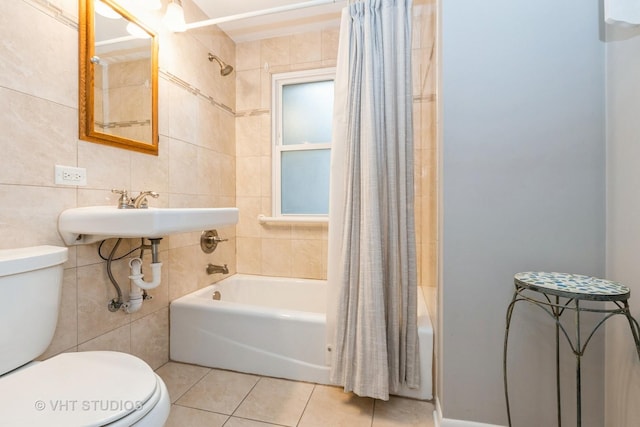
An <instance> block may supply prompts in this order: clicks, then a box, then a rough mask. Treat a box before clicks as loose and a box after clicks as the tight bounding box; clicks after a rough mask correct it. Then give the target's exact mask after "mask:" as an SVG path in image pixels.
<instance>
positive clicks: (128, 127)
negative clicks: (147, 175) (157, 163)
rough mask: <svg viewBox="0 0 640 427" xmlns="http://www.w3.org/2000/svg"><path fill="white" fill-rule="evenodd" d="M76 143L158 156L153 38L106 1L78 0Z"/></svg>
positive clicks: (125, 13) (156, 52) (151, 32)
mask: <svg viewBox="0 0 640 427" xmlns="http://www.w3.org/2000/svg"><path fill="white" fill-rule="evenodd" d="M78 33H79V48H80V49H79V65H80V67H79V68H80V70H79V71H80V73H79V75H80V79H79V98H80V99H79V105H78V107H79V108H78V110H79V115H80V117H79V119H80V120H79V125H80V126H79V127H80V139H82V140H84V141H91V142H96V143H99V144H106V145H111V146H114V147H120V148H125V149H129V150H134V151H139V152H143V153H148V154H155V155H157V154H158V36H157V34H156V33H155V32H154V31H153V30H151V29H150V28H149V27H147V26H146V25H145V24H143V23H142V22H140V21H139V20H138V19H136V18H135V17H134V16H133V15H132V14H131V13H129V12H128V11H126V10H125V9H123V8H122V6H120V5H118V4H117V3H114V2H113V1H111V0H79V28H78Z"/></svg>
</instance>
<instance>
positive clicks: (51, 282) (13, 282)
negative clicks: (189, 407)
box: [0, 246, 171, 427]
mask: <svg viewBox="0 0 640 427" xmlns="http://www.w3.org/2000/svg"><path fill="white" fill-rule="evenodd" d="M67 252H68V250H67V248H62V247H56V246H36V247H30V248H20V249H6V250H0V294H1V295H2V305H3V307H2V308H1V309H0V396H2V399H0V420H1V421H0V424H2V425H3V426H47V427H52V426H60V427H62V426H64V427H72V426H104V425H109V426H110V427H111V426H118V427H120V426H136V427H146V426H149V427H161V426H162V425H164V423H165V421H166V420H167V417H168V416H169V410H170V407H171V402H170V399H169V393H168V391H167V388H166V386H165V384H164V382H163V381H162V379H161V378H160V377H159V376H158V375H157V374H156V373H155V372H153V370H152V369H151V367H150V366H149V365H147V364H146V363H145V362H144V361H142V360H140V359H139V358H137V357H134V356H132V355H130V354H126V353H119V352H114V351H87V352H74V353H62V354H59V355H58V356H54V357H52V358H50V359H47V360H44V361H42V362H34V361H33V360H34V359H35V358H37V357H38V356H40V355H41V354H42V353H43V352H44V351H45V350H46V349H47V347H48V346H49V344H50V343H51V340H52V338H53V334H54V332H55V329H56V322H57V320H58V310H59V309H60V296H61V290H62V275H63V264H64V262H65V261H66V260H67Z"/></svg>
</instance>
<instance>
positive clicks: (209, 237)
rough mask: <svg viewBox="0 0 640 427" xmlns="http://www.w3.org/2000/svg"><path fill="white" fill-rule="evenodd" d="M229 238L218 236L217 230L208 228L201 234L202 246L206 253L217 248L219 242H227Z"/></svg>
mask: <svg viewBox="0 0 640 427" xmlns="http://www.w3.org/2000/svg"><path fill="white" fill-rule="evenodd" d="M228 240H229V239H223V238H222V237H220V236H218V231H217V230H206V231H203V232H202V235H201V236H200V247H201V248H202V252H204V253H206V254H210V253H211V252H213V251H215V250H216V247H217V246H218V243H220V242H226V241H228Z"/></svg>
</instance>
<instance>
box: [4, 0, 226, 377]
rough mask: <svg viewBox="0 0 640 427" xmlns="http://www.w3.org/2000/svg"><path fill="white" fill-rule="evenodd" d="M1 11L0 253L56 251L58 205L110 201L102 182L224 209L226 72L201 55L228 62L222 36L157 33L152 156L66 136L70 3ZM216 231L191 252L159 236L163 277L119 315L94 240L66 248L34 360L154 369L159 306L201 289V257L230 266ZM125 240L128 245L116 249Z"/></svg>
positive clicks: (71, 76)
mask: <svg viewBox="0 0 640 427" xmlns="http://www.w3.org/2000/svg"><path fill="white" fill-rule="evenodd" d="M183 3H184V5H185V9H186V12H187V14H188V15H189V16H188V17H187V19H191V20H195V19H201V18H202V17H201V16H200V15H198V13H199V11H198V10H196V9H195V7H194V6H193V4H192V3H191V2H190V1H189V0H185V1H184V2H183ZM3 6H4V8H3V13H2V14H0V15H1V16H0V39H1V40H2V42H0V129H1V130H2V132H0V148H1V150H2V154H1V155H0V248H3V249H4V248H13V247H24V246H33V245H42V244H49V245H60V246H63V245H64V244H63V242H62V240H61V238H60V236H59V235H58V231H57V219H58V215H59V214H60V212H62V211H63V210H64V209H68V208H73V207H77V206H87V205H95V204H99V205H105V204H107V205H111V204H113V205H115V203H116V200H117V198H116V197H115V195H114V194H111V192H110V190H111V189H112V188H119V189H128V190H131V191H133V192H138V191H141V190H155V191H157V192H159V193H160V194H161V196H160V198H159V199H153V200H151V202H150V205H151V206H163V207H202V206H234V205H235V145H234V142H235V117H234V114H233V109H234V108H235V81H234V77H233V75H232V76H230V77H229V78H227V79H223V78H222V77H220V75H219V74H218V73H217V72H216V69H215V67H214V66H213V65H212V64H211V63H210V62H209V61H208V59H207V52H208V51H212V52H216V53H217V54H218V55H220V56H221V57H222V58H224V59H225V60H226V61H228V62H230V63H231V64H235V45H234V44H233V42H232V41H231V40H230V39H229V38H228V37H226V35H224V34H223V33H222V32H220V31H219V30H216V29H215V28H213V27H210V28H208V29H202V30H198V31H194V32H190V33H189V34H178V35H172V34H168V33H166V32H163V33H162V34H161V41H160V45H161V48H160V58H159V60H160V68H161V74H160V84H159V86H160V87H159V98H160V100H159V103H160V111H159V131H160V154H159V156H157V157H156V156H149V155H146V154H140V153H135V152H133V151H127V150H122V149H116V148H111V147H107V146H104V145H99V144H94V143H89V142H85V141H80V140H78V53H77V52H78V31H77V22H78V19H77V16H78V1H77V0H50V1H44V0H18V1H11V2H4V4H3ZM56 164H61V165H68V166H79V167H83V168H86V169H87V175H88V185H87V186H86V187H77V188H76V187H67V186H59V185H55V184H54V174H53V170H54V165H56ZM220 231H221V234H222V235H223V236H224V237H230V238H231V240H230V241H229V242H227V243H224V244H223V245H220V246H219V249H218V251H216V252H215V253H214V254H212V255H205V254H204V253H203V252H202V251H201V250H200V246H199V235H198V233H188V234H181V235H175V236H172V237H171V238H166V239H165V240H163V243H162V247H161V253H160V260H161V261H162V263H163V283H162V285H161V286H160V287H159V288H157V289H156V290H153V291H151V292H150V294H151V295H153V296H154V299H153V300H152V301H148V302H145V303H144V307H143V309H142V310H141V311H140V312H138V313H135V314H131V315H128V314H125V313H123V312H118V313H110V312H109V311H108V310H107V303H108V301H110V300H111V298H113V297H114V296H115V292H114V290H113V288H112V287H111V284H110V283H109V281H108V278H107V274H106V271H105V262H103V261H102V260H101V259H100V258H99V257H98V255H97V245H89V246H78V247H73V248H70V251H69V261H68V262H67V263H66V265H65V273H64V287H63V291H62V310H61V312H60V318H59V322H58V327H57V330H56V335H55V337H54V340H53V343H52V344H51V346H50V348H49V349H48V350H47V352H46V353H45V354H44V355H43V357H48V356H51V355H53V354H57V353H60V352H63V351H76V350H95V349H101V350H104V349H109V350H119V351H124V352H127V353H132V354H134V355H137V356H139V357H141V358H142V359H144V360H145V361H146V362H148V363H149V364H150V365H151V367H153V368H157V367H159V366H161V365H162V364H164V363H165V362H166V361H167V360H168V357H169V355H168V340H169V318H168V314H169V310H168V304H169V301H171V300H172V299H175V298H177V297H179V296H181V295H184V294H186V293H188V292H191V291H193V290H195V289H197V288H198V287H202V286H204V285H206V284H208V283H209V282H210V280H211V277H209V276H207V274H206V272H205V268H206V265H207V263H208V262H213V263H215V264H223V263H228V264H229V266H230V270H231V272H234V271H235V229H234V227H229V228H226V229H224V230H220ZM132 244H137V241H131V242H126V243H125V244H124V247H130V245H132ZM107 246H108V247H109V248H110V247H111V244H109V245H107ZM105 253H106V252H105ZM120 253H124V251H122V252H120ZM127 270H128V268H127V267H126V264H125V261H120V262H117V263H115V265H114V274H115V276H116V277H117V278H118V279H119V281H120V284H121V285H122V287H123V290H124V291H125V293H126V292H128V287H129V284H128V282H129V281H128V279H127V276H128V274H129V273H128V271H127ZM147 271H148V269H147ZM219 278H220V277H216V278H215V279H214V280H216V279H219ZM27 309H28V306H27Z"/></svg>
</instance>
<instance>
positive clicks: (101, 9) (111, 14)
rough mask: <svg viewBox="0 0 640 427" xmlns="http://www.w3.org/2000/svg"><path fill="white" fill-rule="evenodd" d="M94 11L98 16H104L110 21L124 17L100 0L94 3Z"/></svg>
mask: <svg viewBox="0 0 640 427" xmlns="http://www.w3.org/2000/svg"><path fill="white" fill-rule="evenodd" d="M93 7H94V9H95V11H96V13H97V14H98V15H102V16H104V17H105V18H109V19H120V18H122V16H120V14H119V13H118V12H116V11H115V10H113V9H111V7H109V6H107V5H106V4H104V3H102V2H101V1H100V0H96V1H95V3H94V6H93Z"/></svg>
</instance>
